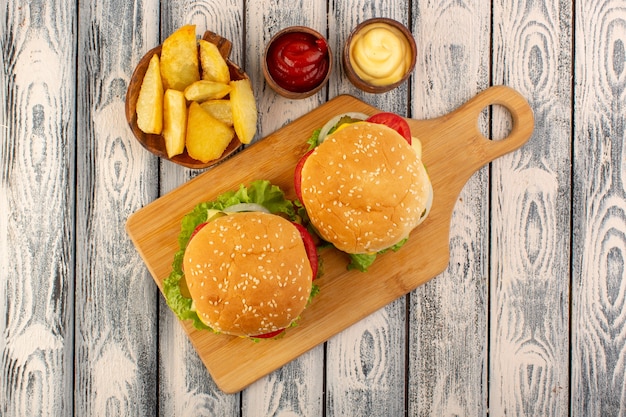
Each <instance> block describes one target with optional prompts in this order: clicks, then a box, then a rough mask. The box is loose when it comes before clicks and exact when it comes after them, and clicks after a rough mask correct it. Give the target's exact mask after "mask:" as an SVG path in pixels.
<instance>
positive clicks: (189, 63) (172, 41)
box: [161, 25, 200, 91]
mask: <svg viewBox="0 0 626 417" xmlns="http://www.w3.org/2000/svg"><path fill="white" fill-rule="evenodd" d="M198 62H199V61H198V43H197V42H196V26H195V25H186V26H182V27H181V28H180V29H178V30H177V31H176V32H174V33H172V34H171V35H170V36H168V37H167V39H165V41H164V42H163V46H162V48H161V76H162V77H163V85H164V87H165V89H168V88H172V89H174V90H179V91H184V90H185V88H186V87H187V86H188V85H189V84H191V83H193V82H194V81H198V80H199V79H200V69H199V63H198Z"/></svg>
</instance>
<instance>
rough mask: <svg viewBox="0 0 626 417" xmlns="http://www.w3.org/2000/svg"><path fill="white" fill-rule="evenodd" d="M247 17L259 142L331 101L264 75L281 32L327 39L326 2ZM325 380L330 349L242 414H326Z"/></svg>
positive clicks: (251, 394)
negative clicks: (293, 94)
mask: <svg viewBox="0 0 626 417" xmlns="http://www.w3.org/2000/svg"><path fill="white" fill-rule="evenodd" d="M245 16H246V23H247V30H246V38H245V48H246V54H245V61H246V68H248V69H249V71H250V74H254V75H255V76H251V80H252V85H253V89H254V91H255V92H256V94H255V95H256V98H257V108H258V111H259V123H258V130H257V136H256V138H255V140H254V142H256V141H258V140H260V139H261V138H263V137H265V136H267V135H268V134H270V133H272V132H274V131H276V130H277V129H279V128H280V127H282V126H283V125H285V124H287V123H289V122H290V121H293V120H294V119H296V118H298V117H300V116H302V115H304V114H306V113H308V112H309V111H311V110H312V109H313V108H315V107H317V106H319V105H320V104H322V103H323V102H324V101H326V88H322V89H321V91H319V92H318V93H316V94H314V95H312V96H310V97H308V98H305V99H301V100H290V99H286V98H284V97H281V96H279V95H278V94H277V93H275V92H274V91H273V90H271V88H270V87H269V86H268V85H267V83H266V82H265V79H264V78H263V70H262V59H263V53H264V50H265V46H266V44H267V42H269V40H270V39H271V37H272V36H273V35H274V34H275V33H276V32H278V31H279V30H281V29H283V28H285V27H288V26H295V25H302V26H308V27H311V28H313V29H315V30H318V31H319V32H320V33H322V34H324V33H325V32H326V31H325V28H326V2H325V1H316V2H310V1H309V2H307V1H303V0H298V1H289V0H280V1H276V0H263V1H256V2H247V3H246V10H245ZM331 48H332V46H331ZM333 49H334V48H333ZM301 134H302V136H298V135H296V136H294V137H291V138H286V140H289V141H293V142H294V143H296V142H298V141H302V143H305V142H306V138H307V134H308V133H307V132H301ZM276 157H278V158H282V156H280V155H275V156H274V158H276ZM256 175H257V178H259V179H264V178H265V179H266V175H267V174H266V173H265V172H258V173H257V174H256ZM323 375H324V350H323V347H322V346H320V347H317V348H315V349H313V350H311V351H310V352H308V353H307V354H306V355H304V356H301V357H300V358H298V359H296V360H294V361H292V362H290V363H288V364H287V365H286V366H284V367H283V368H281V369H279V370H277V371H275V372H274V373H272V374H270V375H268V376H267V377H264V378H262V379H261V380H259V381H257V382H255V383H254V384H253V385H252V386H250V387H249V388H248V389H247V390H246V391H245V392H244V393H243V394H242V395H243V397H242V400H243V401H242V415H243V416H264V415H285V416H289V415H298V416H318V415H321V414H322V409H323V402H322V398H323V383H324V380H323ZM305 381H306V383H305Z"/></svg>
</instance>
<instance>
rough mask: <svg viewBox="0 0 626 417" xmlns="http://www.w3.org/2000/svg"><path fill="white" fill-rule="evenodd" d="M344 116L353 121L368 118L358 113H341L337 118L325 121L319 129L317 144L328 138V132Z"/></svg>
mask: <svg viewBox="0 0 626 417" xmlns="http://www.w3.org/2000/svg"><path fill="white" fill-rule="evenodd" d="M344 116H348V117H351V118H353V119H359V120H365V119H367V118H368V117H369V116H368V115H367V114H365V113H359V112H348V113H343V114H340V115H338V116H335V117H333V118H332V119H330V120H329V121H327V122H326V124H325V125H324V126H322V128H321V129H320V135H319V137H318V139H317V142H318V143H322V142H324V139H326V136H328V132H330V130H331V129H332V128H333V127H335V125H336V124H337V123H338V122H339V120H341V118H342V117H344Z"/></svg>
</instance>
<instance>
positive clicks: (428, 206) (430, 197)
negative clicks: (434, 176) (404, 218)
mask: <svg viewBox="0 0 626 417" xmlns="http://www.w3.org/2000/svg"><path fill="white" fill-rule="evenodd" d="M428 185H429V186H430V192H429V194H428V200H426V207H424V211H425V213H424V215H423V216H422V217H420V219H419V221H418V222H417V224H418V225H419V224H421V223H422V222H423V221H424V220H426V217H428V215H429V214H430V209H431V208H432V206H433V195H434V190H433V184H432V183H431V182H430V181H429V182H428Z"/></svg>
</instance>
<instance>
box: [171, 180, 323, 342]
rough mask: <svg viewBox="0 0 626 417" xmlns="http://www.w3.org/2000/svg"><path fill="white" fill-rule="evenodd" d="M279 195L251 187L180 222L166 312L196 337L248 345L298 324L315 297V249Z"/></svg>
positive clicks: (265, 185)
mask: <svg viewBox="0 0 626 417" xmlns="http://www.w3.org/2000/svg"><path fill="white" fill-rule="evenodd" d="M296 219H297V216H296V210H295V208H294V205H293V202H291V201H290V200H287V199H286V198H285V197H284V194H283V192H282V190H280V188H279V187H277V186H275V185H272V184H270V183H269V182H268V181H255V182H253V183H251V184H250V185H249V186H248V187H245V186H243V185H242V186H241V187H240V188H239V190H237V191H230V192H227V193H225V194H222V195H220V196H219V197H218V198H217V199H216V200H214V201H210V202H205V203H201V204H199V205H197V206H196V207H195V208H194V209H193V211H192V212H190V213H189V214H187V215H186V216H185V217H184V218H183V221H182V225H181V232H180V235H179V250H178V251H177V253H176V254H175V257H174V263H173V265H172V266H173V268H172V272H171V274H170V275H169V277H168V278H167V279H166V280H165V281H164V285H163V287H164V291H163V292H164V295H165V298H166V300H167V303H168V305H169V306H170V307H171V309H172V310H173V311H174V312H175V313H176V314H177V316H178V317H179V318H180V319H181V320H192V321H193V323H194V326H195V327H196V328H199V329H208V330H211V331H213V332H215V333H222V334H228V335H233V336H241V337H249V338H252V339H258V338H270V337H275V336H277V335H279V334H281V333H282V332H283V331H284V330H285V329H287V328H289V327H292V326H294V325H296V324H297V322H298V319H299V317H300V314H301V313H302V312H303V311H304V309H305V308H306V307H307V305H308V303H309V302H310V300H311V299H312V297H313V296H314V295H315V294H316V293H317V291H318V289H317V286H316V285H315V284H314V283H313V280H314V279H315V278H316V276H317V273H318V257H317V249H316V247H315V243H314V241H313V238H312V237H311V235H310V234H309V233H308V231H307V230H306V228H305V227H304V226H302V225H301V224H300V223H298V222H297V221H296Z"/></svg>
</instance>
